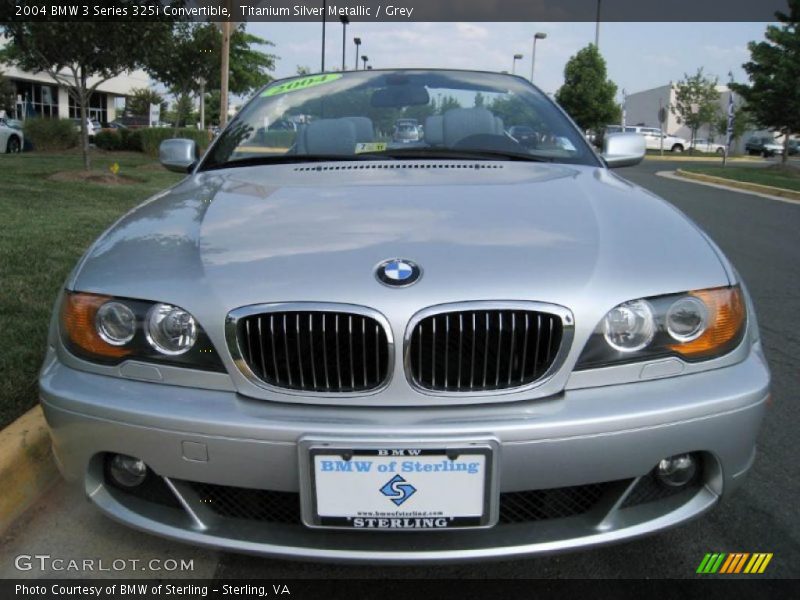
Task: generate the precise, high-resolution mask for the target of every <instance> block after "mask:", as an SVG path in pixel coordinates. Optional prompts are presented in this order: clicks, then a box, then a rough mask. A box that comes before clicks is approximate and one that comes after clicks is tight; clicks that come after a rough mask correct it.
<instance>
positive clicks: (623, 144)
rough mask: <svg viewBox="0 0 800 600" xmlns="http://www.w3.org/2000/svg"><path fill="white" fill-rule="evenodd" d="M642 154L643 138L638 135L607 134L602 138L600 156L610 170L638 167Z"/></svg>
mask: <svg viewBox="0 0 800 600" xmlns="http://www.w3.org/2000/svg"><path fill="white" fill-rule="evenodd" d="M644 153H645V141H644V136H642V135H639V134H638V133H609V134H608V135H606V136H605V137H604V138H603V154H602V156H603V158H604V159H605V161H606V164H607V165H608V167H609V168H610V169H616V168H617V167H632V166H633V165H638V164H639V163H640V162H642V160H643V159H644Z"/></svg>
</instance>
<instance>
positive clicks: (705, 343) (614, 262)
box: [40, 70, 769, 562]
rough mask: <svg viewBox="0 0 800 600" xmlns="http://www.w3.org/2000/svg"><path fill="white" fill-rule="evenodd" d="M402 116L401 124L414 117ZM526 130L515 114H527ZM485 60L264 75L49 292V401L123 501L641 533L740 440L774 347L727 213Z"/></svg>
mask: <svg viewBox="0 0 800 600" xmlns="http://www.w3.org/2000/svg"><path fill="white" fill-rule="evenodd" d="M412 128H413V129H414V130H415V135H397V133H398V131H399V130H400V129H402V130H403V132H406V133H407V132H408V131H409V130H410V129H412ZM521 130H524V131H525V132H526V135H525V136H524V139H517V138H515V137H514V135H513V133H515V132H517V131H521ZM605 144H606V147H605V151H604V155H603V156H602V157H601V156H598V155H597V154H595V152H594V151H593V150H592V148H591V147H590V146H589V145H588V144H587V143H586V142H585V140H584V138H583V137H582V135H581V133H580V131H578V129H577V128H576V127H575V126H574V125H573V124H572V122H571V121H570V120H569V119H568V118H567V117H566V116H565V114H564V113H563V112H562V111H561V110H560V109H559V108H558V107H557V106H556V105H555V104H554V103H553V102H552V101H551V100H550V99H548V98H547V97H546V96H545V95H544V94H542V93H541V92H539V91H538V90H537V89H535V88H534V87H533V86H531V85H530V84H528V83H526V82H525V81H524V80H522V79H520V78H517V77H514V76H509V75H501V74H494V73H478V72H464V71H436V70H396V71H363V72H350V73H344V74H339V73H336V74H321V75H314V76H309V77H304V78H297V79H291V80H285V81H278V82H275V83H273V84H271V85H270V86H268V87H266V88H265V89H263V90H262V91H261V92H259V93H258V95H257V96H256V97H255V98H254V99H253V100H252V101H250V102H249V103H248V104H247V105H246V106H245V107H244V108H243V109H242V110H241V112H240V113H239V114H238V116H236V118H235V119H233V121H232V122H231V123H230V124H229V126H228V127H227V128H226V129H225V131H224V132H223V133H222V134H221V135H220V136H219V138H218V139H217V140H216V141H215V142H214V143H213V144H212V146H211V148H210V149H209V150H208V152H207V153H206V154H205V156H204V157H203V158H202V159H200V160H196V157H195V152H196V151H195V148H194V145H193V143H192V142H190V141H188V140H169V141H167V142H165V143H164V145H163V146H162V148H161V154H162V162H164V164H165V165H167V166H168V167H170V168H172V169H177V170H182V171H183V172H188V173H189V175H188V177H187V178H186V179H184V180H183V181H182V182H180V183H179V184H177V185H176V186H174V187H173V188H171V189H169V190H167V191H165V192H163V193H160V194H158V195H157V196H155V197H154V198H151V199H150V200H148V201H147V202H145V203H144V204H142V205H141V206H139V207H138V208H137V209H135V210H133V211H132V212H130V213H129V214H127V215H125V216H124V217H123V218H122V219H120V220H119V221H118V222H117V223H116V224H115V225H114V226H113V227H111V229H109V230H108V231H107V232H106V233H105V234H104V235H103V236H102V237H101V238H100V239H99V240H97V242H95V244H94V245H93V246H92V247H91V248H90V249H89V250H88V251H87V253H86V255H85V256H84V258H83V259H82V260H81V261H80V263H79V264H78V265H77V267H76V268H75V270H74V272H73V273H72V275H71V276H70V277H69V279H68V280H67V282H66V284H65V286H64V290H63V293H62V294H61V296H60V298H59V299H58V301H57V309H56V311H55V314H54V317H53V322H52V328H51V333H50V337H49V349H48V353H47V357H46V360H45V363H44V366H43V369H42V372H41V378H40V384H41V399H42V404H43V406H44V409H45V413H46V416H47V420H48V422H49V424H50V427H51V429H52V434H53V444H54V448H55V454H56V456H57V458H58V462H59V465H60V468H61V470H62V472H63V474H64V475H65V477H67V478H68V479H70V480H77V481H80V482H81V483H82V485H83V486H85V488H86V492H87V494H88V495H89V497H90V498H91V499H92V501H93V502H94V503H95V504H96V505H97V506H98V507H99V508H100V510H102V511H103V512H105V513H107V514H108V515H109V516H111V517H113V518H115V519H117V520H119V521H122V522H123V523H126V524H128V525H131V526H133V527H136V528H139V529H143V530H146V531H149V532H152V533H155V534H158V535H162V536H167V537H170V538H174V539H177V540H182V541H185V542H190V543H194V544H201V545H209V546H214V547H219V548H226V549H230V550H236V551H242V552H251V553H258V554H265V555H274V556H284V557H294V558H305V559H314V560H320V559H329V560H365V561H367V560H368V561H371V562H374V561H422V560H436V561H442V560H448V559H453V560H465V559H476V558H481V557H505V556H514V555H526V554H536V553H542V552H551V551H559V550H569V549H574V548H580V547H587V546H592V545H596V544H603V543H608V542H614V541H619V540H624V539H628V538H632V537H635V536H640V535H643V534H648V533H653V532H656V531H659V530H661V529H664V528H666V527H670V526H673V525H677V524H680V523H682V522H684V521H686V520H688V519H691V518H693V517H696V516H698V515H700V514H701V513H703V512H705V511H706V510H708V509H710V508H711V507H713V506H714V505H715V504H716V503H717V501H718V500H719V499H720V498H721V497H723V496H726V495H727V494H729V493H730V492H731V491H732V490H734V489H735V488H736V487H737V486H738V485H739V484H740V482H741V480H742V479H743V476H744V475H745V473H746V472H747V471H748V469H749V468H750V467H751V465H752V464H753V460H754V456H755V443H756V436H757V432H758V429H759V425H760V422H761V419H762V416H763V413H764V408H765V404H766V400H767V397H768V393H769V371H768V368H767V365H766V363H765V360H764V356H763V354H762V349H761V344H760V342H759V334H758V328H757V325H756V320H755V315H754V311H753V306H752V304H751V302H750V299H749V297H748V294H747V291H746V289H745V286H744V283H743V282H742V280H741V279H740V277H739V275H738V274H737V272H736V270H735V269H734V268H733V266H732V265H731V264H730V263H729V262H728V261H727V259H726V258H725V257H724V256H723V255H722V254H721V252H720V251H719V249H718V248H717V247H716V246H715V245H714V244H713V242H712V241H711V240H710V239H709V238H708V237H707V236H706V235H705V234H704V233H703V232H702V231H700V230H699V229H698V228H697V227H696V226H695V225H694V224H693V223H692V222H691V221H689V220H688V219H687V218H686V217H684V216H683V215H682V214H681V213H680V212H678V211H677V210H676V209H674V208H673V207H672V206H671V205H669V204H668V203H667V202H665V201H663V200H661V199H659V198H657V197H655V196H653V195H651V194H649V193H648V192H646V191H644V190H642V189H639V188H637V187H636V186H634V185H631V184H630V183H628V182H627V181H625V180H623V179H621V178H619V177H617V176H616V175H615V174H613V173H612V172H611V171H609V167H613V166H624V165H626V164H635V163H636V162H638V161H639V160H641V158H642V156H643V153H644V147H643V142H642V139H641V138H640V137H637V136H635V135H634V136H630V135H625V134H619V135H610V136H608V137H607V139H606V142H605Z"/></svg>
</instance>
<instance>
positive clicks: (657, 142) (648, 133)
mask: <svg viewBox="0 0 800 600" xmlns="http://www.w3.org/2000/svg"><path fill="white" fill-rule="evenodd" d="M621 132H624V133H638V134H639V135H641V136H643V137H644V142H645V147H646V148H647V149H648V150H661V147H662V146H661V139H662V138H663V139H664V146H663V147H664V150H668V151H670V152H683V151H684V150H686V149H688V148H689V142H688V141H687V140H685V139H683V138H681V137H678V136H676V135H670V134H668V133H664V132H662V131H661V130H660V129H659V128H658V127H642V126H640V125H630V126H626V127H622V126H621V125H609V126H608V127H606V130H605V133H621ZM601 143H602V141H601Z"/></svg>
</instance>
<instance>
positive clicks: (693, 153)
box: [645, 148, 722, 160]
mask: <svg viewBox="0 0 800 600" xmlns="http://www.w3.org/2000/svg"><path fill="white" fill-rule="evenodd" d="M645 155H646V156H661V150H651V149H649V148H648V149H647V150H646V151H645ZM664 156H702V157H705V158H718V159H719V160H722V155H721V154H717V153H716V152H701V151H700V150H684V151H683V152H671V151H670V149H669V148H664Z"/></svg>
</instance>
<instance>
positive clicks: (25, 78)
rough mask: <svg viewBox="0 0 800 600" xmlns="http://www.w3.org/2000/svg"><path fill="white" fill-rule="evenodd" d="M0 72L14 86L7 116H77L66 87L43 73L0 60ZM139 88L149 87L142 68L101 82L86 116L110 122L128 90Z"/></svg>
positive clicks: (76, 108)
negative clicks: (12, 105)
mask: <svg viewBox="0 0 800 600" xmlns="http://www.w3.org/2000/svg"><path fill="white" fill-rule="evenodd" d="M4 45H5V40H4V39H3V38H2V37H1V36H0V48H2V47H3V46H4ZM0 73H3V75H4V76H5V77H6V78H7V79H8V80H9V81H11V83H12V84H13V85H14V86H15V88H16V93H17V106H16V114H14V115H11V116H13V117H15V118H18V119H23V118H28V117H43V118H61V119H68V118H80V109H79V108H78V107H77V106H76V105H75V102H74V100H73V99H72V98H71V97H70V96H69V94H68V93H67V88H66V87H64V86H59V85H57V84H56V82H55V81H54V80H53V78H52V77H50V75H48V74H47V73H45V72H41V73H30V72H28V71H21V70H20V69H17V68H16V67H14V66H12V65H7V64H3V63H0ZM96 81H97V78H96V77H92V78H89V85H90V86H91V85H92V84H93V83H95V82H96ZM140 87H150V78H149V77H148V76H147V74H146V73H145V72H144V71H133V72H130V73H127V74H124V75H120V76H119V77H114V78H113V79H109V80H108V81H105V82H103V83H102V84H100V86H98V88H97V92H96V93H95V94H93V95H92V98H91V100H90V107H89V117H90V118H93V119H97V120H98V121H100V122H101V123H105V122H108V121H113V120H114V119H116V118H117V113H118V112H121V111H122V109H123V108H124V107H125V98H126V97H127V96H129V95H130V94H131V90H133V89H134V88H140Z"/></svg>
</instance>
